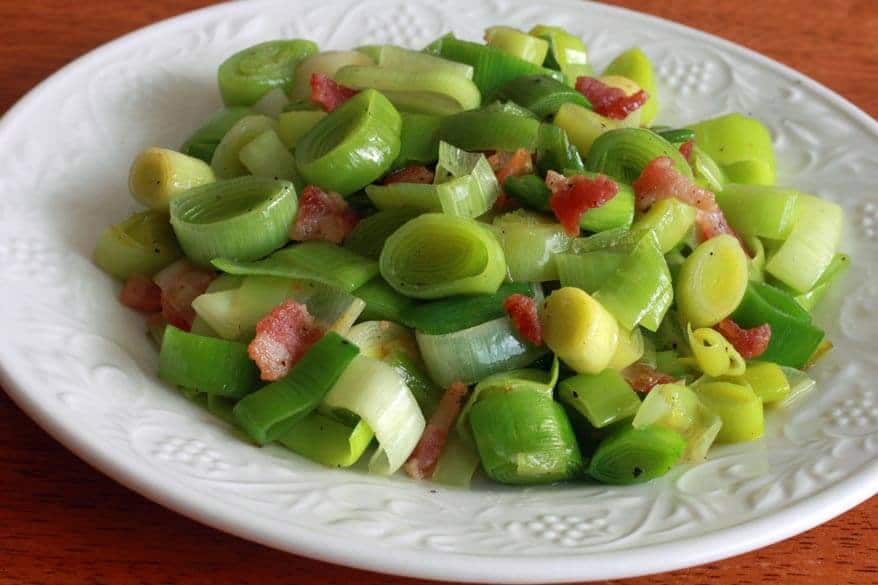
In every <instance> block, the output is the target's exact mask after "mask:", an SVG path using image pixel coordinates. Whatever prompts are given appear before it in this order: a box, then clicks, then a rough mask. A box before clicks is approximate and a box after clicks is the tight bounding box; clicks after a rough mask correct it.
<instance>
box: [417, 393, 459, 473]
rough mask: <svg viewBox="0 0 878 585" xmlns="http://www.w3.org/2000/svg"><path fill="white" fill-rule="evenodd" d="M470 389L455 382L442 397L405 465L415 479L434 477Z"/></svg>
mask: <svg viewBox="0 0 878 585" xmlns="http://www.w3.org/2000/svg"><path fill="white" fill-rule="evenodd" d="M467 392H469V388H467V387H466V386H465V385H464V384H462V383H461V382H453V383H452V384H451V386H449V387H448V389H447V390H446V391H445V393H444V394H443V395H442V400H440V401H439V406H437V407H436V412H434V413H433V416H431V417H430V422H428V423H427V426H426V427H425V428H424V433H423V434H422V435H421V439H420V440H419V441H418V444H417V446H415V450H414V451H412V454H411V455H409V458H408V461H406V463H405V471H406V473H408V474H409V476H410V477H413V478H415V479H429V478H430V477H432V476H433V471H434V470H435V469H436V463H438V462H439V456H440V455H442V450H443V449H444V448H445V442H446V441H447V440H448V433H449V432H450V431H451V426H452V425H453V424H454V421H455V419H457V415H459V414H460V409H461V408H462V407H463V401H464V399H465V398H466V395H467Z"/></svg>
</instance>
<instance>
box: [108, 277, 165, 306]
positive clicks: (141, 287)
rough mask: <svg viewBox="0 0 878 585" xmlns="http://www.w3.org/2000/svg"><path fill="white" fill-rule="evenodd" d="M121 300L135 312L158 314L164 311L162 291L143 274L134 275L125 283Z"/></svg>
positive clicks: (120, 296) (120, 295)
mask: <svg viewBox="0 0 878 585" xmlns="http://www.w3.org/2000/svg"><path fill="white" fill-rule="evenodd" d="M119 300H120V301H121V302H122V304H123V305H125V306H126V307H130V308H132V309H134V310H135V311H141V312H143V313H158V312H160V311H161V310H162V289H160V288H159V286H158V285H157V284H156V283H154V282H153V281H152V280H150V279H149V278H147V277H145V276H143V275H142V274H132V275H131V276H129V277H128V280H126V281H125V285H124V286H123V287H122V292H121V293H120V294H119Z"/></svg>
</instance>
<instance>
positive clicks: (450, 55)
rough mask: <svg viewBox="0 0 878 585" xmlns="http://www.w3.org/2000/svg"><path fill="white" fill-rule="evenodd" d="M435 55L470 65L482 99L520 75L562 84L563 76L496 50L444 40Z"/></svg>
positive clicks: (459, 41) (458, 40)
mask: <svg viewBox="0 0 878 585" xmlns="http://www.w3.org/2000/svg"><path fill="white" fill-rule="evenodd" d="M438 51H439V56H440V57H442V58H443V59H450V60H451V61H457V62H458V63H466V64H467V65H471V66H472V67H473V69H474V73H473V81H474V82H475V84H476V86H478V88H479V91H480V92H481V94H482V95H490V94H491V92H493V91H494V90H495V89H496V88H498V87H500V86H501V85H503V84H504V83H506V82H507V81H509V80H510V79H515V78H516V77H521V76H522V75H546V76H549V77H552V78H554V79H557V80H559V81H564V75H563V74H562V73H560V72H558V71H553V70H551V69H546V68H545V67H541V66H540V65H536V64H534V63H529V62H528V61H525V60H523V59H519V58H518V57H514V56H513V55H510V54H508V53H505V52H504V51H502V50H500V49H497V48H496V47H489V46H486V45H482V44H479V43H473V42H470V41H463V40H460V39H456V38H454V37H445V38H443V39H442V40H441V43H439V47H438Z"/></svg>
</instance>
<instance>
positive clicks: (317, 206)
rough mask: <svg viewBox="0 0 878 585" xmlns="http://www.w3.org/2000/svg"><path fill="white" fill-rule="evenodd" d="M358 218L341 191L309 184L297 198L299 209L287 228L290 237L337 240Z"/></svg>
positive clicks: (347, 231) (304, 239)
mask: <svg viewBox="0 0 878 585" xmlns="http://www.w3.org/2000/svg"><path fill="white" fill-rule="evenodd" d="M359 219H360V218H359V217H358V216H357V214H356V213H354V211H353V210H352V209H351V208H350V207H348V204H347V202H346V201H345V200H344V199H343V198H342V196H341V195H339V194H338V193H335V192H329V193H327V192H326V191H323V190H322V189H320V188H319V187H315V186H314V185H308V186H307V187H305V189H304V190H303V191H302V196H301V197H300V198H299V212H298V213H297V214H296V221H295V223H293V225H292V227H291V228H290V238H292V239H293V240H298V241H300V242H303V241H306V240H325V241H327V242H332V243H333V244H340V243H341V242H342V241H343V240H344V239H345V236H347V235H348V234H349V233H351V230H353V229H354V226H356V225H357V222H358V221H359Z"/></svg>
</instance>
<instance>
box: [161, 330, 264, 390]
mask: <svg viewBox="0 0 878 585" xmlns="http://www.w3.org/2000/svg"><path fill="white" fill-rule="evenodd" d="M159 378H161V379H162V380H164V381H165V382H169V383H171V384H175V385H177V386H182V387H183V388H188V389H191V390H198V391H200V392H206V393H208V394H219V395H221V396H228V397H231V398H241V397H243V396H246V395H248V394H250V393H251V392H253V391H254V390H256V388H258V387H259V370H258V369H257V368H256V364H254V363H253V362H252V361H250V356H249V355H247V346H246V345H245V344H243V343H238V342H236V341H226V340H224V339H216V338H215V337H204V336H201V335H193V334H192V333H187V332H185V331H181V330H180V329H177V328H176V327H173V326H171V325H169V326H167V327H166V328H165V334H164V338H163V339H162V348H161V351H160V352H159Z"/></svg>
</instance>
